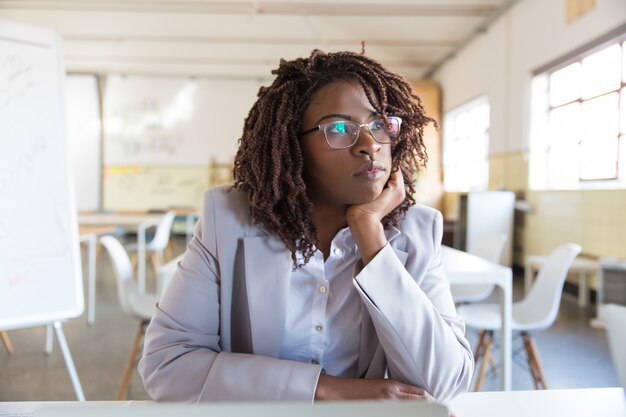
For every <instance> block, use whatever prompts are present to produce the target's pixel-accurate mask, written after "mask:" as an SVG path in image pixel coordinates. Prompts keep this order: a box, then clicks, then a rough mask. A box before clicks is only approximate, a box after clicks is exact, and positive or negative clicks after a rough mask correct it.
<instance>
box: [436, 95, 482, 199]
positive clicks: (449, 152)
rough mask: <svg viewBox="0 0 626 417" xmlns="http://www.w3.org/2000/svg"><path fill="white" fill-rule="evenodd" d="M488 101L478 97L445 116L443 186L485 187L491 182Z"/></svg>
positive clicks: (451, 187) (479, 188) (457, 187)
mask: <svg viewBox="0 0 626 417" xmlns="http://www.w3.org/2000/svg"><path fill="white" fill-rule="evenodd" d="M488 154H489V103H488V102H487V101H486V99H485V98H479V99H476V100H474V101H472V102H470V103H467V104H465V105H463V106H461V107H459V108H457V109H454V110H451V111H449V112H448V113H447V114H446V116H445V118H444V143H443V165H444V189H445V190H446V191H472V190H486V189H487V186H488V183H489V160H488Z"/></svg>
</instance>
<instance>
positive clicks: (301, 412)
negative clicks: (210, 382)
mask: <svg viewBox="0 0 626 417" xmlns="http://www.w3.org/2000/svg"><path fill="white" fill-rule="evenodd" d="M105 416H106V417H113V416H114V417H172V416H176V417H212V416H216V417H247V416H250V417H351V416H359V417H385V416H393V417H448V409H447V408H446V407H445V406H444V405H441V404H433V403H428V402H425V401H343V402H324V403H316V404H310V403H295V402H263V403H251V402H241V403H203V404H197V405H195V404H180V403H179V404H173V403H170V404H167V403H153V402H140V403H130V404H129V403H128V402H121V403H120V404H119V405H111V404H106V405H103V404H102V403H99V404H90V403H88V402H86V403H85V402H83V403H80V402H77V403H75V405H72V406H67V405H59V406H52V405H50V406H44V407H42V408H40V409H39V410H37V412H36V417H105Z"/></svg>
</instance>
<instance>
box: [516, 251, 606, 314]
mask: <svg viewBox="0 0 626 417" xmlns="http://www.w3.org/2000/svg"><path fill="white" fill-rule="evenodd" d="M546 259H548V257H547V256H541V255H528V256H526V259H525V261H524V293H525V294H528V292H529V291H530V287H531V286H532V284H533V278H534V277H535V273H536V272H537V271H539V269H541V267H542V266H543V264H544V263H545V262H546ZM598 268H599V263H598V261H596V260H595V259H589V258H582V257H580V256H579V257H577V258H576V259H574V262H573V263H572V266H570V268H569V271H568V272H570V273H573V274H578V306H579V307H581V308H583V307H586V306H587V300H588V299H589V285H588V284H589V283H588V280H589V278H590V277H591V276H592V275H594V274H596V273H597V272H598Z"/></svg>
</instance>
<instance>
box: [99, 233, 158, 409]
mask: <svg viewBox="0 0 626 417" xmlns="http://www.w3.org/2000/svg"><path fill="white" fill-rule="evenodd" d="M99 241H100V243H101V244H102V245H103V246H104V247H105V248H106V250H107V252H108V253H109V257H110V258H111V262H112V264H113V270H114V272H115V281H116V284H117V299H118V301H119V303H120V306H121V307H122V310H123V311H124V312H125V313H126V314H128V315H130V316H132V317H134V318H136V319H138V320H139V328H138V329H137V332H136V333H135V340H134V341H133V345H132V347H131V350H130V355H129V356H128V362H127V363H126V369H124V374H123V377H122V383H121V385H120V389H119V392H118V396H117V399H118V400H124V399H126V395H127V393H128V386H129V385H130V377H131V375H132V372H133V369H134V368H135V365H136V364H137V361H138V360H139V357H138V352H139V346H140V344H141V342H142V341H143V336H144V333H145V331H146V326H147V325H148V323H149V322H150V318H151V317H152V314H153V312H154V308H155V305H156V303H157V301H158V297H157V295H156V294H149V293H141V292H140V291H139V288H138V286H137V284H136V283H135V280H134V278H133V269H132V266H131V262H130V259H129V258H128V254H127V253H126V250H125V249H124V246H122V244H121V243H120V241H119V240H117V239H116V238H114V237H113V236H102V237H101V238H100V239H99Z"/></svg>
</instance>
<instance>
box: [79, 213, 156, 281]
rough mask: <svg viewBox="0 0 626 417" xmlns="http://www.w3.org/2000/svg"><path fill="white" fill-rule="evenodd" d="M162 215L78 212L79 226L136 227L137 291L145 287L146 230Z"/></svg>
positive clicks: (154, 224)
mask: <svg viewBox="0 0 626 417" xmlns="http://www.w3.org/2000/svg"><path fill="white" fill-rule="evenodd" d="M161 217H163V214H158V213H156V214H155V213H95V212H92V213H79V214H78V224H79V225H80V226H120V227H121V226H125V227H133V228H134V227H136V228H137V281H138V283H139V291H141V292H144V291H145V288H146V230H147V229H148V228H149V227H152V226H156V225H157V224H158V223H159V221H160V220H161Z"/></svg>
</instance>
